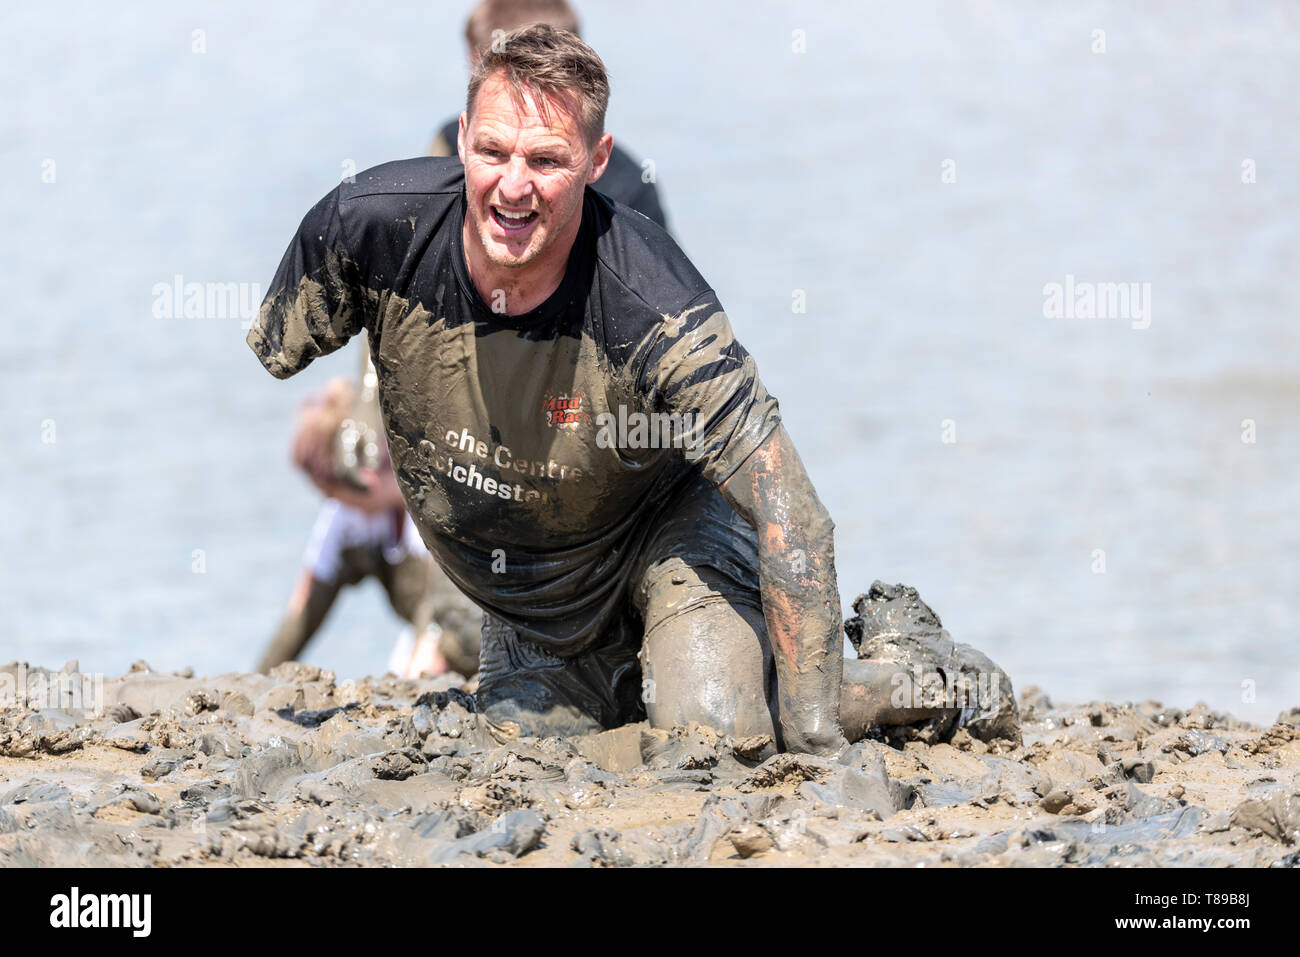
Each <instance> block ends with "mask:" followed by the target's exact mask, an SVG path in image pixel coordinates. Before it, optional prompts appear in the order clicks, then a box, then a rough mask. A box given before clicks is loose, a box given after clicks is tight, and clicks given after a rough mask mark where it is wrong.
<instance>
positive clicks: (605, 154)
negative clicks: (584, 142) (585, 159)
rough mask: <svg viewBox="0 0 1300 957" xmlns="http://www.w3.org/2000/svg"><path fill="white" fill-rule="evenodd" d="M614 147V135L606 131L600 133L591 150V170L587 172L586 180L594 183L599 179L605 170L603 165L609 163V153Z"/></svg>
mask: <svg viewBox="0 0 1300 957" xmlns="http://www.w3.org/2000/svg"><path fill="white" fill-rule="evenodd" d="M613 149H614V137H612V136H610V135H609V134H608V133H604V134H602V135H601V137H600V139H598V140H596V148H595V149H593V150H592V151H591V172H590V173H588V174H587V182H588V183H594V182H596V180H598V179H600V177H601V175H602V174H603V173H604V172H605V167H606V166H608V165H609V154H610V152H611V151H612V150H613Z"/></svg>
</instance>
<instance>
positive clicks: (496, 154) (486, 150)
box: [479, 146, 501, 159]
mask: <svg viewBox="0 0 1300 957" xmlns="http://www.w3.org/2000/svg"><path fill="white" fill-rule="evenodd" d="M479 152H480V153H482V154H483V155H484V156H487V157H491V158H492V159H496V158H497V157H499V156H500V155H501V154H500V152H498V151H497V150H494V149H492V148H491V147H490V146H489V147H485V148H483V149H481V150H479Z"/></svg>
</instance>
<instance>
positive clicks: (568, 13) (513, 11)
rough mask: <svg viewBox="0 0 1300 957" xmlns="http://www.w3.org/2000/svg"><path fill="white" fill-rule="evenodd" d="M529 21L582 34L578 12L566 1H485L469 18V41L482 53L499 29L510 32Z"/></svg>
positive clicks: (475, 49)
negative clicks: (579, 27)
mask: <svg viewBox="0 0 1300 957" xmlns="http://www.w3.org/2000/svg"><path fill="white" fill-rule="evenodd" d="M529 23H549V24H550V25H551V26H553V27H559V28H560V29H561V30H568V31H569V32H570V33H572V34H573V35H574V36H581V35H582V31H581V30H579V29H578V15H577V14H576V13H574V12H573V7H571V6H569V5H568V3H566V2H565V0H483V2H482V3H480V4H479V5H478V6H477V7H475V8H474V9H473V10H472V11H471V12H470V15H469V19H468V20H466V21H465V42H466V43H467V44H469V48H470V50H472V51H473V52H474V54H475V55H476V56H481V55H482V53H483V51H484V49H486V48H487V47H488V46H490V45H491V43H492V34H493V33H495V32H496V31H497V30H500V31H501V32H502V33H509V32H510V31H511V30H515V29H518V28H519V27H522V26H526V25H527V24H529Z"/></svg>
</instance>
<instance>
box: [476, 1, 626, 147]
mask: <svg viewBox="0 0 1300 957" xmlns="http://www.w3.org/2000/svg"><path fill="white" fill-rule="evenodd" d="M499 72H503V73H504V74H505V81H506V83H507V85H508V86H509V87H510V94H511V96H512V97H513V98H514V100H515V103H516V104H517V105H519V106H521V107H522V106H523V103H524V94H525V93H526V92H527V93H531V94H533V98H534V100H536V102H537V109H538V112H539V113H541V115H542V118H543V119H547V110H546V97H548V96H552V97H558V98H560V99H562V100H563V99H568V98H572V97H576V98H577V100H578V105H579V123H580V125H581V127H582V132H583V137H584V139H585V140H586V142H587V148H588V149H592V148H594V147H595V145H596V141H597V140H599V139H600V137H601V135H602V134H603V133H604V132H605V108H606V107H607V106H608V105H609V77H608V76H607V75H606V74H605V64H604V63H602V62H601V60H600V57H598V56H597V55H596V51H595V50H593V49H592V48H591V47H589V46H587V44H585V43H583V42H582V41H581V40H580V39H578V36H577V34H574V33H570V32H569V31H568V30H558V29H556V28H555V27H553V26H550V25H549V24H546V23H534V24H531V25H529V26H526V27H520V28H519V29H517V30H512V31H510V32H509V33H507V34H505V35H504V36H502V37H500V38H499V40H498V41H497V42H495V43H491V44H489V45H488V47H487V49H485V50H484V51H483V57H482V59H480V60H479V61H478V64H477V65H476V66H475V67H474V72H473V73H472V74H470V78H469V93H468V95H467V96H466V98H465V112H466V113H467V114H468V116H469V117H471V118H472V117H473V116H474V100H475V99H476V98H477V97H478V91H479V90H480V89H481V88H482V86H483V84H484V82H485V81H486V80H487V79H488V77H490V76H492V75H494V74H496V73H499Z"/></svg>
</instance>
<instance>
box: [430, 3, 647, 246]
mask: <svg viewBox="0 0 1300 957" xmlns="http://www.w3.org/2000/svg"><path fill="white" fill-rule="evenodd" d="M529 23H545V24H549V25H550V26H553V27H555V28H556V29H558V30H567V31H568V32H570V33H572V34H573V35H574V36H581V35H582V34H581V31H580V30H579V28H578V15H577V13H575V12H574V9H573V7H571V6H569V4H568V3H567V2H565V0H482V2H481V3H480V4H479V5H478V6H476V7H475V8H474V9H473V11H471V12H470V15H469V19H467V20H466V21H465V48H466V53H467V55H468V57H469V68H470V72H471V73H472V72H473V71H474V68H475V67H476V66H478V62H479V60H480V59H482V57H483V53H484V52H485V51H486V50H488V49H489V48H490V47H491V46H492V41H493V40H494V39H495V40H497V41H498V44H499V42H500V39H501V38H502V37H503V36H504V35H505V34H507V33H509V32H510V31H511V30H515V29H518V28H519V27H522V26H525V25H526V24H529ZM459 124H460V114H459V113H457V114H455V115H454V116H452V117H450V118H449V119H448V120H447V122H445V123H443V124H442V126H441V128H439V130H438V132H437V133H436V134H435V135H434V138H433V143H432V144H430V146H429V155H430V156H455V155H456V135H457V129H458V127H459ZM647 180H648V182H647ZM595 189H596V190H597V191H599V192H601V193H604V194H605V195H606V196H608V197H609V198H610V199H613V200H617V201H618V202H620V203H622V204H623V205H625V206H630V207H632V208H633V209H635V210H636V211H637V212H638V213H641V214H642V215H644V216H647V217H649V218H650V219H651V220H653V221H654V222H655V223H656V224H657V225H659V226H662V227H663V228H664V229H667V228H668V220H667V217H666V216H665V215H664V209H663V204H662V203H660V201H659V191H658V189H657V188H656V187H655V182H654V177H653V176H649V175H647V174H646V173H645V171H644V170H643V169H642V166H641V164H640V163H638V162H637V161H636V160H635V159H634V158H633V157H632V155H631V154H630V153H628V151H627V150H626V149H624V148H623V147H622V146H620V145H619V144H618V143H617V142H615V143H614V147H613V149H612V150H610V154H609V164H608V165H607V166H606V167H605V172H604V174H603V175H602V176H601V177H600V181H599V182H598V183H596V184H595Z"/></svg>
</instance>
